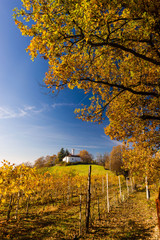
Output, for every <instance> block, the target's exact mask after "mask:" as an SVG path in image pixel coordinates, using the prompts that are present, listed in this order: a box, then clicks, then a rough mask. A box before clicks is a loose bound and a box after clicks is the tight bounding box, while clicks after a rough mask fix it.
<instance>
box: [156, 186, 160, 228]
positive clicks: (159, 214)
mask: <svg viewBox="0 0 160 240" xmlns="http://www.w3.org/2000/svg"><path fill="white" fill-rule="evenodd" d="M156 207H157V217H158V228H159V231H160V188H159V193H158V198H157V199H156Z"/></svg>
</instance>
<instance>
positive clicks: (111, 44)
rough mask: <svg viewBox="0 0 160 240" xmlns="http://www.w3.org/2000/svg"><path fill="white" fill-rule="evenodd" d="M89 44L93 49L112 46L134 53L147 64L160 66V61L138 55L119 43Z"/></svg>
mask: <svg viewBox="0 0 160 240" xmlns="http://www.w3.org/2000/svg"><path fill="white" fill-rule="evenodd" d="M88 44H90V45H91V46H92V47H102V46H110V47H114V48H118V49H121V50H123V51H125V52H128V53H132V54H133V55H134V56H135V57H138V58H140V59H143V60H145V61H147V62H151V63H153V64H155V65H158V66H160V61H157V60H156V59H153V58H150V57H147V56H145V55H143V54H141V53H138V52H136V51H134V50H133V49H130V48H128V47H125V46H122V45H120V44H118V43H114V42H107V41H104V42H101V43H94V42H92V41H90V40H89V41H88Z"/></svg>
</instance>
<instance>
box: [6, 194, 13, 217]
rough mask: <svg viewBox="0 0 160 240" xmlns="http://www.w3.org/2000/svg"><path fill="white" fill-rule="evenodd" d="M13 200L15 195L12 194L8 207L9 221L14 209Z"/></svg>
mask: <svg viewBox="0 0 160 240" xmlns="http://www.w3.org/2000/svg"><path fill="white" fill-rule="evenodd" d="M12 202H13V196H12V195H11V196H10V201H9V207H8V211H7V222H8V221H9V219H10V213H11V210H12Z"/></svg>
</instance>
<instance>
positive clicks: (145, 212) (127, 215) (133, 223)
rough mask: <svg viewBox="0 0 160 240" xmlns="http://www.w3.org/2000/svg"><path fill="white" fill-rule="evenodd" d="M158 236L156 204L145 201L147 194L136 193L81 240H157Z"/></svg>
mask: <svg viewBox="0 0 160 240" xmlns="http://www.w3.org/2000/svg"><path fill="white" fill-rule="evenodd" d="M158 235H159V231H158V227H157V216H156V208H155V204H154V203H153V201H152V202H151V201H147V200H146V199H145V192H136V193H134V194H133V195H132V196H131V197H130V198H129V199H128V200H127V201H126V202H124V203H123V204H120V205H119V206H118V207H115V208H113V209H112V210H111V211H110V213H109V214H108V215H107V217H106V219H105V220H101V221H97V222H95V223H94V225H93V227H92V229H91V230H90V234H87V235H86V236H85V237H84V238H81V239H107V240H110V239H119V240H131V239H132V240H137V239H139V240H140V239H142V240H145V239H148V240H151V239H152V240H156V239H160V238H159V237H158Z"/></svg>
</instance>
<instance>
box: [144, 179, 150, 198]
mask: <svg viewBox="0 0 160 240" xmlns="http://www.w3.org/2000/svg"><path fill="white" fill-rule="evenodd" d="M145 183H146V198H147V200H149V199H150V193H149V189H148V180H147V176H146V178H145Z"/></svg>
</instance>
